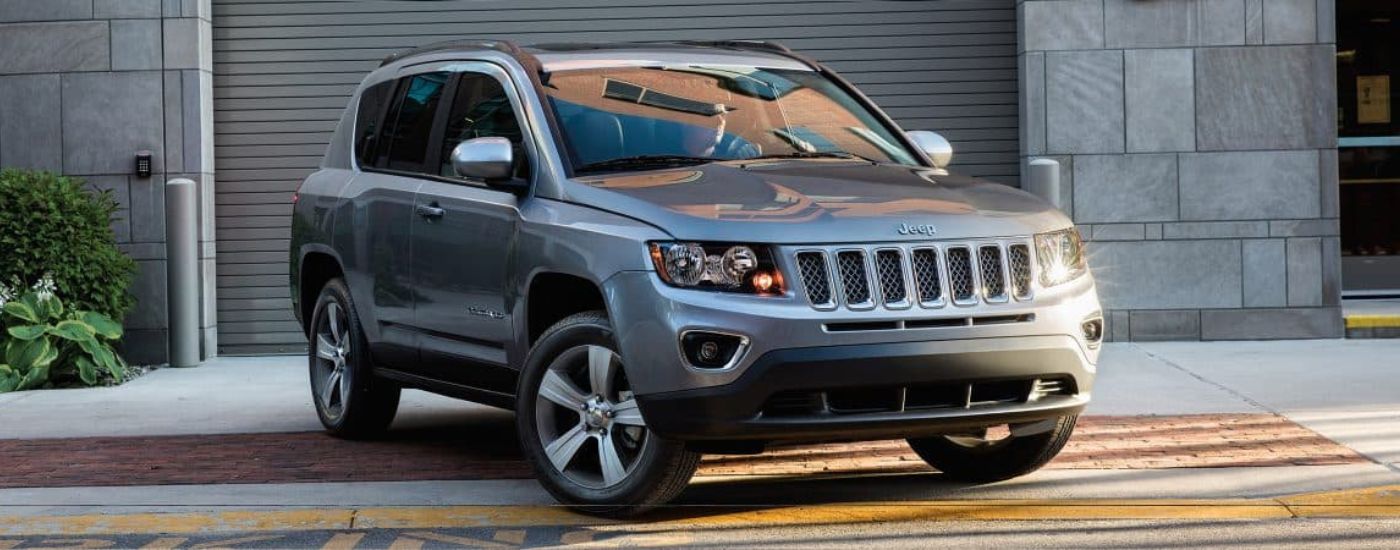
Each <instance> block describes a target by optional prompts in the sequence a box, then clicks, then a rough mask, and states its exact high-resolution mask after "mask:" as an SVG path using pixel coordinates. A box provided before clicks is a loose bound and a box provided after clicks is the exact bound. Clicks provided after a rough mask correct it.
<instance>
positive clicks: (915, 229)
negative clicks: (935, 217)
mask: <svg viewBox="0 0 1400 550" xmlns="http://www.w3.org/2000/svg"><path fill="white" fill-rule="evenodd" d="M896 231H898V232H899V234H900V235H924V236H926V237H932V236H933V234H934V233H937V232H938V229H937V228H935V227H934V226H933V225H932V224H927V223H923V224H918V225H913V224H907V223H901V224H899V229H897V230H896Z"/></svg>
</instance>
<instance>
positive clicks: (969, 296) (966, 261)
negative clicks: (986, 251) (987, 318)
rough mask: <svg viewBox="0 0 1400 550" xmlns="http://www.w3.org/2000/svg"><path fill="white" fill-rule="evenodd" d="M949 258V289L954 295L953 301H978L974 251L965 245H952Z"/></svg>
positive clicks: (948, 253) (948, 254) (948, 252)
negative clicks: (973, 270)
mask: <svg viewBox="0 0 1400 550" xmlns="http://www.w3.org/2000/svg"><path fill="white" fill-rule="evenodd" d="M947 260H948V261H947V263H948V290H949V292H950V293H951V294H952V295H953V301H954V302H974V301H976V299H977V290H976V286H975V285H974V283H973V281H972V251H971V250H969V249H968V248H967V247H965V246H958V247H950V248H948V251H947Z"/></svg>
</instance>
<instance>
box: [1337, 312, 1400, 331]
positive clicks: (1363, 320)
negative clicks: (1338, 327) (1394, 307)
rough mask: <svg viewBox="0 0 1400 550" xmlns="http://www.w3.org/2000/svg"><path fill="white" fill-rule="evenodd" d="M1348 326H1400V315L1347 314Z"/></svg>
mask: <svg viewBox="0 0 1400 550" xmlns="http://www.w3.org/2000/svg"><path fill="white" fill-rule="evenodd" d="M1346 323H1347V328H1400V315H1347V316H1346Z"/></svg>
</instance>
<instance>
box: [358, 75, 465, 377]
mask: <svg viewBox="0 0 1400 550" xmlns="http://www.w3.org/2000/svg"><path fill="white" fill-rule="evenodd" d="M450 79H451V74H450V73H446V72H436V73H425V74H418V75H412V76H407V77H404V78H400V79H398V81H397V82H396V83H395V84H394V86H393V88H392V89H393V90H394V92H393V95H392V96H391V99H390V100H389V107H388V109H387V112H386V113H385V115H384V117H383V119H382V120H383V122H382V125H381V127H380V129H379V131H378V132H377V134H376V133H373V132H368V131H367V134H368V137H364V138H363V140H364V141H365V145H364V146H363V147H364V149H365V154H363V155H362V156H361V158H360V159H359V162H360V169H361V172H360V174H359V175H357V176H356V178H355V180H354V181H353V182H352V183H351V185H350V190H349V193H348V195H349V196H350V197H351V200H352V201H354V203H355V208H354V215H353V219H354V222H353V223H351V224H343V226H342V229H344V230H345V231H346V232H348V233H349V234H352V235H355V240H356V242H355V245H353V246H348V247H342V250H345V252H343V254H345V255H347V256H349V257H348V258H347V259H346V261H347V263H348V264H350V266H349V267H350V269H349V270H348V271H349V272H351V273H354V274H355V275H354V277H357V278H359V279H361V280H359V281H354V282H352V285H351V288H355V289H357V291H358V292H359V293H360V294H361V296H356V302H358V303H361V304H369V305H370V309H371V314H372V317H369V318H368V319H366V321H367V322H373V325H374V326H373V327H366V330H367V332H368V333H369V335H370V337H371V343H372V347H373V349H374V355H375V359H376V360H377V361H378V362H379V363H380V364H382V365H384V366H389V367H392V368H396V369H400V370H405V371H418V370H419V368H418V365H419V363H420V361H419V353H418V347H419V338H420V335H419V334H418V331H417V330H414V326H413V319H414V307H415V306H416V302H417V301H418V294H417V292H416V291H415V289H414V288H413V279H412V259H411V257H410V250H411V247H412V245H411V243H412V241H411V238H412V231H413V227H414V222H415V221H416V220H417V218H416V217H415V215H414V210H413V208H414V197H415V196H416V195H417V192H418V189H419V188H420V187H421V186H422V185H423V183H424V179H423V176H424V173H425V171H426V168H425V166H426V163H427V156H428V154H427V152H428V150H429V146H428V144H429V143H430V142H432V141H433V139H434V131H435V127H434V126H435V124H437V121H438V119H439V118H440V117H439V116H438V112H439V105H440V104H441V103H442V101H443V96H444V95H445V93H446V92H447V89H448V82H449V80H450ZM436 130H437V131H438V132H439V135H440V131H441V130H440V128H439V129H436Z"/></svg>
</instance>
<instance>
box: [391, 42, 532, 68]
mask: <svg viewBox="0 0 1400 550" xmlns="http://www.w3.org/2000/svg"><path fill="white" fill-rule="evenodd" d="M469 48H476V49H485V50H496V51H499V52H503V53H507V54H510V55H512V56H515V57H517V58H519V57H522V56H523V54H524V52H523V51H522V50H521V49H520V46H517V45H515V43H514V42H511V41H509V40H481V39H472V38H462V39H457V40H446V41H443V42H434V43H432V44H428V45H426V46H419V47H417V48H413V49H411V50H404V51H401V52H398V53H394V54H392V55H390V56H389V57H385V58H384V61H382V62H380V63H379V66H380V67H383V66H385V65H388V64H390V63H393V62H395V61H399V60H401V59H406V58H409V57H414V56H418V55H423V54H428V53H433V52H441V51H447V50H456V49H469Z"/></svg>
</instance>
